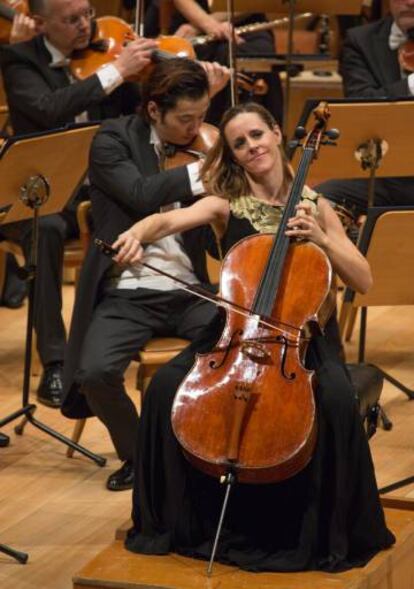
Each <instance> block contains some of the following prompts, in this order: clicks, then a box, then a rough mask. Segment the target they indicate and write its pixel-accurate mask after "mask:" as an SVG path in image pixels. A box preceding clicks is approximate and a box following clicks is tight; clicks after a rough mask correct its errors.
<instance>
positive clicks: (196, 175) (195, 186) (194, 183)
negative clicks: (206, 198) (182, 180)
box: [187, 162, 205, 196]
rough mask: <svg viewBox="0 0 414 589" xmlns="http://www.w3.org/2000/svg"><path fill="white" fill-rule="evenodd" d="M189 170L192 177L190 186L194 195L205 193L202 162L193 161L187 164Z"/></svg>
mask: <svg viewBox="0 0 414 589" xmlns="http://www.w3.org/2000/svg"><path fill="white" fill-rule="evenodd" d="M187 170H188V175H189V177H190V186H191V192H192V193H193V196H199V195H200V194H204V192H205V189H204V185H203V183H202V181H201V180H200V163H199V162H193V163H192V164H187Z"/></svg>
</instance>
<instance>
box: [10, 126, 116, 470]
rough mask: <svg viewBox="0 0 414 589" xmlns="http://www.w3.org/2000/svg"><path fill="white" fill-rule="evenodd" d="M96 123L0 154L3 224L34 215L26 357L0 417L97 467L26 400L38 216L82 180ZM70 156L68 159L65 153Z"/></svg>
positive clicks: (17, 142)
mask: <svg viewBox="0 0 414 589" xmlns="http://www.w3.org/2000/svg"><path fill="white" fill-rule="evenodd" d="M97 129H98V126H97V125H78V126H72V128H67V129H63V130H59V131H53V132H47V133H39V134H34V135H30V136H27V137H21V138H19V137H15V138H13V139H11V140H10V141H8V142H7V144H6V146H5V147H4V148H3V149H2V152H1V154H0V177H1V178H2V187H1V189H0V207H6V208H8V211H7V213H6V215H5V218H4V219H3V221H2V222H3V224H6V223H11V222H17V221H23V220H26V219H32V223H33V225H32V245H31V252H30V259H29V260H27V266H26V275H27V281H28V283H29V305H28V314H27V331H26V345H25V360H24V379H23V390H22V407H21V408H20V409H18V410H17V411H15V412H14V413H12V414H10V415H8V416H7V417H4V418H3V419H1V420H0V429H1V428H2V427H3V426H4V425H6V424H7V423H10V422H11V421H13V420H15V419H18V418H19V417H20V416H24V419H23V421H22V423H21V424H20V425H18V426H16V427H15V432H16V433H17V434H22V433H23V428H24V426H25V424H26V423H30V424H32V425H33V426H35V427H37V428H38V429H40V430H42V431H44V432H45V433H47V434H49V435H50V436H52V437H54V438H56V439H57V440H59V441H60V442H62V443H64V444H66V445H67V446H70V447H71V448H73V449H74V450H77V451H78V452H80V453H81V454H83V455H84V456H86V457H87V458H90V459H91V460H93V461H94V462H96V464H98V465H99V466H104V465H105V463H106V459H105V458H103V457H102V456H99V455H97V454H94V453H93V452H90V451H89V450H87V449H86V448H84V447H83V446H80V445H79V444H76V443H75V442H73V441H72V440H71V439H70V438H67V437H66V436H64V435H62V434H60V433H59V432H57V431H55V430H53V429H52V428H50V427H49V426H47V425H45V424H44V423H42V422H40V421H39V420H37V419H35V418H34V416H33V414H34V412H35V411H36V405H35V404H33V403H30V402H29V392H30V373H31V361H32V357H31V352H32V334H33V301H34V286H35V280H36V267H37V239H38V230H39V229H38V218H39V216H40V215H50V214H52V213H58V212H60V211H61V210H62V209H63V208H64V206H65V205H66V203H67V202H68V200H69V199H70V197H71V196H72V194H74V193H75V191H76V189H77V188H78V187H79V186H80V185H81V184H82V182H83V179H84V177H85V175H86V171H87V167H88V155H89V147H90V143H91V141H92V138H93V136H94V135H95V132H96V130H97ZM69 154H70V163H69V162H68V155H69Z"/></svg>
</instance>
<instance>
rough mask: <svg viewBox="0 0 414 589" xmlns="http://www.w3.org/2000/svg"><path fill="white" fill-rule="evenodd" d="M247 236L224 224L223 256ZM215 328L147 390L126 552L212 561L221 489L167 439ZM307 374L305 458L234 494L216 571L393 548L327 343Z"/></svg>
mask: <svg viewBox="0 0 414 589" xmlns="http://www.w3.org/2000/svg"><path fill="white" fill-rule="evenodd" d="M253 232H255V230H254V228H253V227H252V225H251V224H250V222H249V221H248V220H247V219H240V218H235V217H234V216H233V215H231V217H230V223H229V227H228V231H227V234H226V238H225V240H224V241H223V247H224V251H227V250H228V249H229V248H230V247H231V245H232V244H234V243H235V242H237V241H238V240H239V239H240V238H241V237H243V236H246V235H249V234H252V233H253ZM222 323H223V319H222V316H221V315H220V314H217V317H216V318H215V319H214V320H213V322H212V323H211V324H210V325H209V327H208V328H207V329H206V330H205V333H204V334H203V336H202V337H201V338H200V339H199V340H198V341H196V342H193V343H192V344H191V345H190V346H189V348H187V349H186V350H184V352H183V353H181V354H180V355H179V356H178V357H177V358H175V359H174V360H173V361H172V362H170V363H169V364H168V365H166V366H164V367H163V368H161V369H160V370H159V371H158V373H157V374H156V375H155V377H154V378H153V380H152V383H151V385H150V386H149V388H148V391H147V393H146V396H145V400H144V403H143V408H142V415H141V428H140V434H139V441H138V447H137V476H136V483H135V488H134V495H133V522H134V527H133V528H132V529H131V530H130V531H129V534H128V537H127V539H126V542H125V545H126V548H127V549H128V550H131V551H133V552H139V553H144V554H167V553H169V552H176V553H180V554H183V555H186V556H193V557H196V558H203V559H207V558H209V556H210V552H211V548H212V539H213V537H214V533H215V529H216V526H217V521H218V516H219V511H220V508H221V503H222V500H223V494H224V489H223V486H222V485H220V483H219V482H218V481H217V480H215V479H213V478H211V477H209V476H207V475H204V474H202V473H200V472H198V471H197V470H195V469H194V468H193V467H192V466H191V465H190V464H189V463H188V462H187V460H186V459H185V458H184V455H183V453H182V451H181V447H180V446H179V444H178V442H177V440H176V438H175V437H174V434H173V431H172V427H171V406H172V403H173V400H174V395H175V392H176V389H177V387H178V385H179V384H180V383H181V381H182V380H183V378H184V376H185V375H186V373H187V372H188V370H189V369H190V368H191V366H192V364H193V362H194V355H195V353H196V352H205V351H208V350H209V349H211V347H212V345H213V344H214V343H215V341H216V340H217V339H218V335H219V334H220V333H221V328H222ZM328 331H329V330H328ZM307 366H308V367H310V368H312V369H314V370H315V371H316V376H317V382H318V386H317V390H316V401H317V418H318V439H317V445H316V449H315V452H314V455H313V458H312V460H311V461H310V463H309V464H308V466H307V467H306V468H305V469H304V470H302V471H301V472H300V473H299V474H297V475H296V476H294V477H293V478H291V479H288V480H286V481H284V482H281V483H277V484H267V485H248V484H237V485H235V486H234V488H233V490H232V493H231V495H230V501H229V506H228V511H227V515H226V518H225V522H224V528H223V532H222V535H221V538H220V542H219V546H218V554H217V558H218V560H219V561H221V562H224V563H228V564H233V565H237V566H239V567H241V568H243V569H246V570H250V571H299V570H307V569H308V570H309V569H314V570H315V569H319V570H327V571H340V570H345V569H348V568H351V567H354V566H362V565H364V564H365V563H366V562H367V561H368V560H369V559H370V558H371V557H372V556H373V555H374V554H375V553H376V552H378V551H379V550H381V549H384V548H387V547H389V546H390V545H391V544H392V543H393V542H394V540H395V539H394V536H393V534H392V533H391V532H390V531H389V530H388V529H387V527H386V525H385V521H384V515H383V511H382V508H381V504H380V501H379V497H378V491H377V486H376V481H375V475H374V468H373V464H372V460H371V455H370V451H369V446H368V443H367V439H366V436H365V432H364V430H363V427H362V424H361V419H360V417H359V413H358V407H357V402H356V399H355V392H354V390H353V388H352V385H351V383H350V380H349V377H348V374H347V371H346V368H345V366H344V364H343V363H342V362H341V361H340V360H339V358H338V356H337V355H336V353H335V351H334V346H332V345H330V343H329V339H328V337H327V336H322V335H321V336H317V337H314V338H313V340H312V342H311V343H310V346H309V348H308V353H307ZM202 427H203V424H202V423H200V428H202Z"/></svg>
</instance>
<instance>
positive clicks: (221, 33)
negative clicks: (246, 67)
mask: <svg viewBox="0 0 414 589" xmlns="http://www.w3.org/2000/svg"><path fill="white" fill-rule="evenodd" d="M159 4H160V2H159V0H150V1H149V2H146V3H145V6H146V13H145V34H146V35H148V36H149V37H155V36H157V35H158V34H159V32H160V31H159V21H160V19H159V10H160V8H159ZM172 4H173V7H174V11H173V14H172V17H171V23H170V28H169V31H168V32H169V34H173V35H177V36H179V37H184V38H188V39H191V38H193V37H195V36H197V35H200V34H201V35H203V34H204V35H206V34H207V35H213V37H214V41H213V42H211V43H207V44H205V45H200V46H196V47H195V50H196V54H197V56H198V58H199V59H202V60H204V61H217V62H219V63H221V64H224V65H228V40H229V38H230V37H231V25H230V23H229V22H228V21H227V20H225V19H226V16H225V15H224V13H213V14H211V13H210V9H209V4H208V2H207V0H173V2H172ZM263 20H265V16H264V15H263V14H248V15H243V16H241V15H238V21H237V25H238V26H241V25H246V24H249V23H252V22H258V21H263ZM234 51H235V53H236V55H238V56H239V57H243V55H248V54H255V55H266V54H273V53H274V52H275V45H274V37H273V34H272V32H270V31H261V32H251V33H248V34H246V35H245V36H243V37H241V36H236V46H235V48H234ZM260 77H261V78H262V79H263V80H264V81H265V83H266V86H267V88H268V91H267V92H266V93H265V94H264V95H263V96H258V97H257V100H258V101H259V102H262V104H264V106H266V108H268V109H269V110H270V112H271V113H272V114H273V116H274V117H276V118H277V119H278V120H281V118H282V114H283V93H282V86H281V82H280V79H279V74H278V72H276V71H272V72H271V73H264V74H261V75H260ZM249 98H250V97H249V94H248V93H246V92H243V91H241V92H240V99H241V101H243V100H244V101H246V100H247V99H249ZM254 99H256V97H255V98H254ZM229 106H230V90H229V88H225V89H224V90H223V92H221V93H220V94H218V95H217V96H216V97H215V98H214V100H212V103H211V107H210V110H209V112H208V115H207V121H208V122H211V123H213V124H218V122H219V121H220V119H221V117H222V114H223V112H224V111H225V110H226V108H228V107H229Z"/></svg>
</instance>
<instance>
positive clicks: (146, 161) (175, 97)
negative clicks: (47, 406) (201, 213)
mask: <svg viewBox="0 0 414 589" xmlns="http://www.w3.org/2000/svg"><path fill="white" fill-rule="evenodd" d="M228 79H229V71H228V69H227V68H225V67H223V66H220V65H219V64H212V63H206V64H203V65H201V64H200V63H199V62H196V61H191V60H189V59H184V58H176V57H174V58H172V59H168V60H162V61H160V62H159V63H157V64H156V65H155V67H154V70H153V72H152V73H151V75H150V77H149V79H148V81H147V82H145V83H144V84H143V87H142V104H141V111H140V114H135V115H131V116H129V117H123V118H120V119H118V120H116V121H108V122H106V123H104V124H103V125H102V127H101V129H100V130H99V132H98V133H97V135H96V137H95V138H94V141H93V144H92V148H91V156H90V181H91V190H90V194H91V200H92V213H93V221H94V227H95V232H96V235H97V236H98V237H100V238H102V239H104V240H106V241H107V242H111V241H113V240H114V239H115V237H116V236H117V235H118V234H119V233H120V232H121V231H124V230H125V229H126V228H127V227H129V226H130V225H131V224H132V223H133V222H134V221H135V220H137V219H141V218H144V217H146V216H147V215H150V214H152V213H155V212H157V211H159V210H160V208H161V207H177V206H179V205H180V203H181V204H182V205H183V206H185V205H188V204H189V203H191V202H193V200H194V198H195V197H197V196H198V195H199V194H201V193H203V192H204V187H203V184H202V183H201V182H200V181H199V179H198V176H199V167H200V163H199V162H198V161H194V162H192V163H189V164H186V165H179V166H178V167H174V168H172V169H165V170H164V169H163V168H164V160H165V158H166V155H165V149H164V144H165V143H166V142H167V143H168V144H174V145H178V146H186V145H187V144H190V143H192V141H193V140H195V139H196V138H197V136H198V134H199V130H200V127H201V124H202V122H203V120H204V117H205V115H206V112H207V109H208V105H209V100H210V96H213V95H214V94H215V93H216V92H218V91H219V90H221V88H222V87H223V86H224V84H226V83H227V82H228ZM207 248H208V249H211V248H213V249H214V248H215V243H214V240H211V243H209V242H208V241H206V240H205V231H204V229H203V228H200V229H197V230H195V231H190V232H185V233H183V234H182V235H176V236H171V237H168V238H166V239H163V240H159V241H157V242H156V243H154V244H152V246H151V247H150V248H148V249H147V250H146V253H145V258H146V260H147V261H154V263H155V264H156V265H160V266H161V267H163V268H165V269H171V270H172V271H173V272H174V273H175V274H176V275H177V276H181V277H183V278H186V279H187V280H189V281H190V282H192V283H193V284H198V283H206V282H208V277H207V273H206V260H205V249H207ZM118 269H119V267H118V266H116V265H115V264H112V263H111V260H110V258H106V257H104V256H103V255H102V254H101V252H100V251H99V250H98V249H97V248H96V247H95V246H94V245H92V246H91V248H90V250H89V252H88V255H87V257H86V259H85V263H84V266H83V269H82V273H81V277H80V281H79V287H78V291H77V296H76V301H75V306H74V311H73V317H72V324H71V330H70V336H69V341H68V351H67V357H66V360H65V376H64V387H65V393H66V395H67V396H66V398H65V401H64V404H63V407H62V410H63V413H64V415H66V416H67V417H74V418H77V417H85V416H88V415H91V414H95V415H96V416H97V417H98V418H99V419H100V420H101V421H102V422H103V423H104V424H105V425H106V427H107V429H108V431H109V433H110V436H111V438H112V441H113V443H114V446H115V449H116V452H117V455H118V457H119V459H120V460H121V461H122V466H121V468H119V469H117V470H116V471H115V472H114V473H113V474H111V475H110V476H109V478H108V481H107V488H108V489H109V490H112V491H119V490H123V489H128V488H131V486H132V484H133V476H134V472H133V464H132V458H133V451H134V446H135V440H136V436H137V428H138V414H137V411H136V409H135V406H134V404H133V402H132V401H131V399H130V397H129V396H128V394H127V393H126V391H125V387H124V372H125V370H126V368H127V366H128V364H129V363H130V362H131V360H133V359H134V357H136V355H137V353H138V351H139V350H140V348H142V347H143V346H144V344H145V343H146V342H147V341H148V340H150V339H151V337H153V336H176V337H183V338H186V339H189V340H192V339H193V338H194V337H195V336H196V335H197V333H198V332H199V330H200V328H201V327H202V326H204V325H205V324H206V323H208V322H209V320H210V318H211V316H212V314H213V313H214V308H213V307H212V306H211V305H210V303H208V302H203V301H201V302H200V301H199V300H198V299H196V298H195V297H194V296H192V295H189V294H187V293H184V292H182V291H181V290H177V287H176V285H175V284H174V283H171V281H170V280H168V279H167V280H165V279H163V278H160V277H159V276H153V275H152V274H151V273H148V272H145V271H141V270H139V269H138V270H136V271H133V272H130V271H128V270H125V271H122V272H120V271H118Z"/></svg>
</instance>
